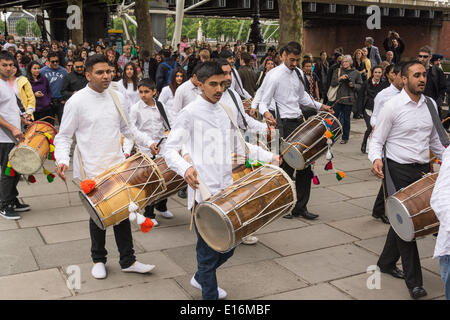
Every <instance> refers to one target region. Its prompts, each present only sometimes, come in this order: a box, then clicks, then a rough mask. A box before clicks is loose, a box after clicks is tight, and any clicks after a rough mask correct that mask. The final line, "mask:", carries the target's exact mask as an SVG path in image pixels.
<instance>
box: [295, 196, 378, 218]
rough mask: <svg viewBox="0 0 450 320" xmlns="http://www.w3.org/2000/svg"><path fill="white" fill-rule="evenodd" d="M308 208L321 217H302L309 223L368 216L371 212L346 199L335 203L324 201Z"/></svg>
mask: <svg viewBox="0 0 450 320" xmlns="http://www.w3.org/2000/svg"><path fill="white" fill-rule="evenodd" d="M308 210H309V211H310V212H312V213H315V214H318V215H319V217H318V218H317V219H315V220H305V219H302V221H306V222H307V223H309V224H317V223H323V222H330V221H339V220H342V219H349V218H354V217H361V216H367V215H368V214H369V211H367V210H366V209H363V208H361V207H357V206H355V205H353V204H351V203H347V202H344V201H342V202H333V203H328V202H324V203H322V204H318V205H317V204H316V205H308Z"/></svg>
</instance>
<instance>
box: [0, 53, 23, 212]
mask: <svg viewBox="0 0 450 320" xmlns="http://www.w3.org/2000/svg"><path fill="white" fill-rule="evenodd" d="M13 66H14V58H13V56H11V55H10V54H9V53H6V52H0V170H1V171H2V173H1V179H0V201H1V203H0V216H2V217H3V218H5V219H8V220H18V219H20V215H19V214H18V212H22V211H28V210H30V206H29V205H27V204H22V203H20V202H19V200H18V199H17V197H18V195H19V192H18V191H17V184H18V183H19V179H20V175H19V174H18V173H16V174H15V175H14V176H11V175H6V174H5V171H6V168H7V165H8V156H9V153H10V152H11V150H12V149H13V148H14V146H15V143H16V141H19V142H20V141H23V139H24V135H23V133H22V131H21V130H20V124H21V122H22V123H23V124H29V120H28V119H29V118H23V117H21V112H20V109H19V107H18V105H17V100H16V96H15V94H14V90H13V89H12V88H11V87H10V86H9V84H8V82H7V81H8V79H9V77H10V75H11V73H12V69H13Z"/></svg>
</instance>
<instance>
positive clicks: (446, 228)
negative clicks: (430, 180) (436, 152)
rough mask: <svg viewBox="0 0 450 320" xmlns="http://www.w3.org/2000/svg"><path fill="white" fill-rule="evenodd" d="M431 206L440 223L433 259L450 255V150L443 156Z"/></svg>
mask: <svg viewBox="0 0 450 320" xmlns="http://www.w3.org/2000/svg"><path fill="white" fill-rule="evenodd" d="M430 205H431V208H432V209H433V211H434V213H435V214H436V217H437V218H438V219H439V223H440V225H439V233H438V236H437V239H436V246H435V248H434V256H433V258H437V257H440V256H446V255H450V148H447V149H446V150H445V152H444V155H443V156H442V165H441V168H440V170H439V176H438V178H437V180H436V184H435V185H434V189H433V193H432V194H431V199H430Z"/></svg>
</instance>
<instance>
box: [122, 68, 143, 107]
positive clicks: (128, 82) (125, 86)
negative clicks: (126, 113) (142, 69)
mask: <svg viewBox="0 0 450 320" xmlns="http://www.w3.org/2000/svg"><path fill="white" fill-rule="evenodd" d="M138 81H139V79H138V75H137V69H136V65H135V64H134V63H133V62H128V63H127V64H126V65H125V68H124V72H123V75H122V79H121V80H119V82H118V83H117V85H118V87H119V91H120V92H121V93H122V94H123V95H124V96H125V97H126V98H127V99H128V101H129V102H130V104H135V103H137V102H138V101H139V99H140V98H139V90H138V86H137V85H138Z"/></svg>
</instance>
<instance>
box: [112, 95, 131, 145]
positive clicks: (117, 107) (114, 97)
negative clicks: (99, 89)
mask: <svg viewBox="0 0 450 320" xmlns="http://www.w3.org/2000/svg"><path fill="white" fill-rule="evenodd" d="M108 92H109V94H110V95H111V97H112V99H113V101H114V105H115V106H116V109H117V111H118V112H119V114H120V116H121V117H122V119H123V121H125V124H126V125H127V127H128V130H129V131H130V135H131V139H132V140H133V144H136V139H135V138H134V135H133V132H132V131H131V128H130V125H129V123H128V120H127V117H126V116H125V114H124V113H123V109H122V107H121V105H120V101H119V98H118V97H117V94H116V93H115V92H114V90H111V89H108Z"/></svg>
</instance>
